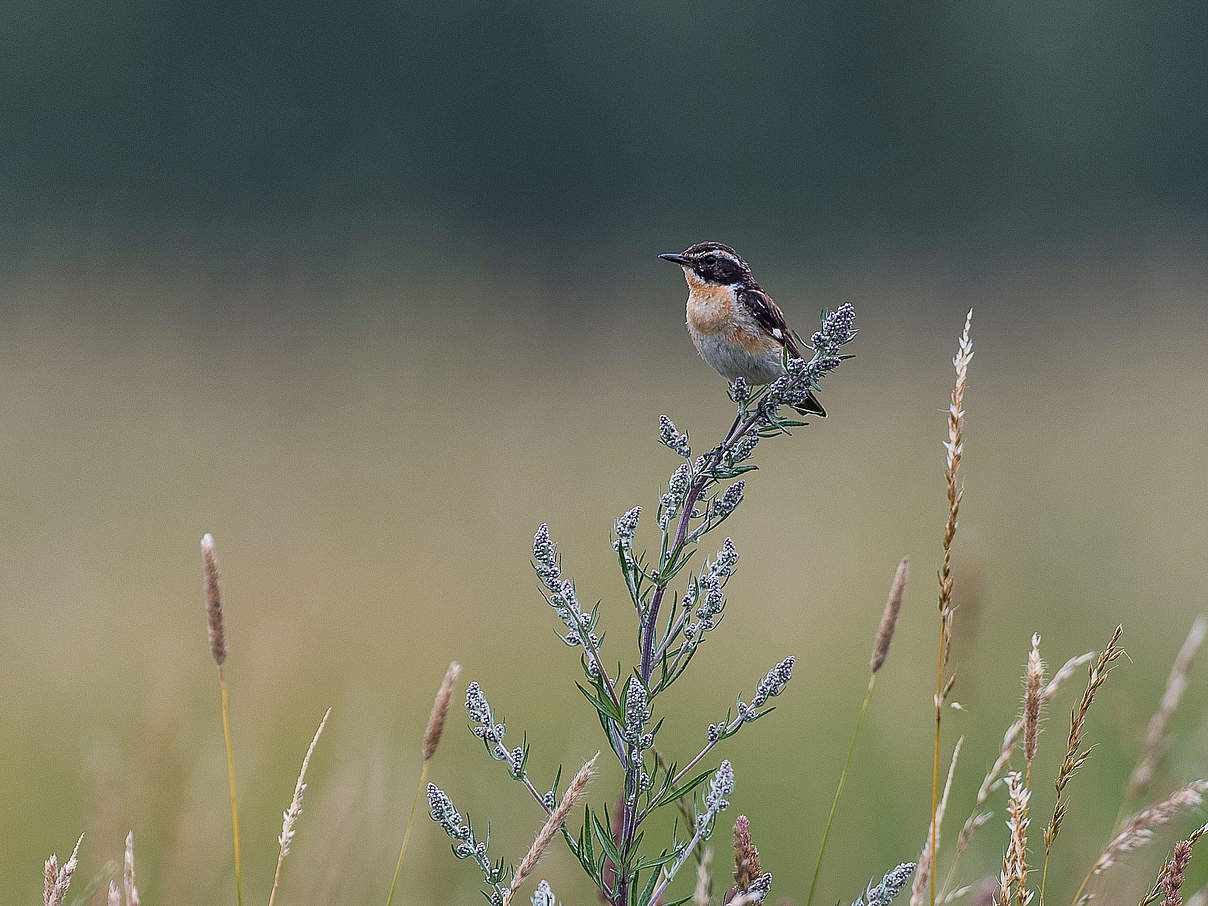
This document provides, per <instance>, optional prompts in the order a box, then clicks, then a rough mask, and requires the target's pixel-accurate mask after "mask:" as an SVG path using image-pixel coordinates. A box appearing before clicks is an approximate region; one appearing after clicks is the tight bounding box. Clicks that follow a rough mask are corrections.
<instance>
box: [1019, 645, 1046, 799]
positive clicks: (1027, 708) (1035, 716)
mask: <svg viewBox="0 0 1208 906" xmlns="http://www.w3.org/2000/svg"><path fill="white" fill-rule="evenodd" d="M1043 685H1044V661H1042V660H1041V659H1040V636H1039V635H1037V634H1033V635H1032V650H1031V652H1030V653H1029V654H1028V671H1027V674H1026V676H1025V678H1024V694H1023V752H1024V760H1025V761H1026V763H1027V775H1026V776H1027V777H1030V776H1031V774H1032V759H1033V758H1035V757H1036V741H1037V739H1038V738H1039V736H1040V707H1041V704H1042V702H1041V698H1042V695H1043V688H1042V687H1043ZM1025 785H1027V784H1026V783H1025Z"/></svg>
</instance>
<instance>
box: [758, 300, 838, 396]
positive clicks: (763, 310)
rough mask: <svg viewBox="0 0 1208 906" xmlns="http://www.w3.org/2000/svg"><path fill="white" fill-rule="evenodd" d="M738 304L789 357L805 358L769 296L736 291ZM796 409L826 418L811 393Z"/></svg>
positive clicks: (782, 316) (778, 309) (782, 313)
mask: <svg viewBox="0 0 1208 906" xmlns="http://www.w3.org/2000/svg"><path fill="white" fill-rule="evenodd" d="M738 304H739V305H741V306H742V307H743V308H745V309H746V310H747V311H749V312H750V313H751V315H752V316H753V317H754V318H755V321H756V322H757V323H758V324H759V326H760V327H762V328H763V329H764V330H765V331H766V332H767V333H768V335H769V336H770V337H771V338H772V339H774V340H775V341H776V342H778V343H779V344H780V345H781V346H783V347H784V348H785V349H786V350H787V351H788V354H789V356H790V357H792V358H795V359H804V358H805V356H804V355H802V354H801V350H800V348H798V346H797V341H796V340H794V339H793V333H792V331H790V330H789V326H788V324H786V323H785V321H784V312H782V311H781V310H780V306H779V305H777V304H776V303H775V302H774V301H772V297H771V296H769V295H768V294H767V293H765V292H764V291H763V290H761V289H745V290H742V291H741V292H739V293H738ZM796 409H797V411H798V412H800V413H801V414H802V415H817V416H821V417H822V418H826V409H824V408H823V407H822V404H821V403H820V402H818V398H817V397H815V396H814V394H813V393H809V394H807V395H806V398H805V399H804V400H803V401H802V404H801V405H800V406H798V407H796Z"/></svg>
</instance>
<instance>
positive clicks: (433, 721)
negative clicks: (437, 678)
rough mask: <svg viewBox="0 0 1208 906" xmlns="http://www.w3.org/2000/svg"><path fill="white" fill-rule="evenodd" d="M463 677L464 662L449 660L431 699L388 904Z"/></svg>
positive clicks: (387, 901)
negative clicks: (421, 798)
mask: <svg viewBox="0 0 1208 906" xmlns="http://www.w3.org/2000/svg"><path fill="white" fill-rule="evenodd" d="M460 676H461V664H459V663H457V661H450V662H449V666H448V667H447V668H446V669H445V678H444V679H443V680H441V683H440V688H439V689H438V690H437V691H436V699H435V700H434V701H433V702H432V711H431V713H430V714H429V715H428V726H427V728H426V729H425V730H424V743H423V766H422V767H421V768H420V773H419V780H418V781H417V782H416V784H415V794H414V795H413V796H412V797H411V812H410V813H409V814H408V815H407V827H406V829H405V830H404V831H403V843H402V846H400V847H399V850H398V861H397V862H396V863H395V865H394V877H393V878H392V879H391V881H390V893H389V894H387V895H386V906H390V904H391V903H393V902H394V891H395V889H396V888H397V887H398V878H399V873H400V872H402V870H403V857H404V856H406V855H407V843H408V842H409V841H410V840H411V828H412V826H413V825H414V824H415V809H416V806H417V805H418V804H419V796H420V792H421V791H422V790H423V789H424V787H425V784H426V783H427V780H428V763H429V762H430V761H431V760H432V756H433V755H435V754H436V748H437V746H439V745H440V737H441V734H442V733H443V732H444V730H445V723H446V721H447V720H448V718H449V705H450V703H451V702H452V701H453V693H454V692H455V691H456V688H457V679H458V677H460Z"/></svg>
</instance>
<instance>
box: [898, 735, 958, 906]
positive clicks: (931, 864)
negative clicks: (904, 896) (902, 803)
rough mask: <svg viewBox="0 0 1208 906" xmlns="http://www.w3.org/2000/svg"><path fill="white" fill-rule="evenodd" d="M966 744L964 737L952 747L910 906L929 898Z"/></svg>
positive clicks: (920, 857)
mask: <svg viewBox="0 0 1208 906" xmlns="http://www.w3.org/2000/svg"><path fill="white" fill-rule="evenodd" d="M964 743H965V737H963V736H962V737H961V738H960V739H958V740H957V741H956V745H955V746H953V747H952V761H950V762H949V763H948V779H947V780H946V781H944V794H943V795H942V796H941V797H940V799H939V802H938V803H937V804H936V809H935V811H934V812H933V813H932V818H931V824H930V826H929V827H928V828H927V839H926V840H924V841H923V851H922V852H921V853H920V854H919V864H918V868H917V869H916V870H915V873H914V881H913V884H912V886H911V888H910V906H922V904H923V902H924V900H925V899H926V897H927V889H928V887H927V883H928V879H929V878H930V877H932V876H933V875H934V872H935V854H936V853H938V852H939V847H940V828H941V827H942V826H943V823H944V812H945V811H946V810H947V808H948V792H949V790H951V789H952V775H953V774H954V773H956V759H957V758H959V757H960V754H961V746H962V745H964ZM931 891H932V896H934V895H935V893H934V891H935V886H934V884H933V885H932V886H931Z"/></svg>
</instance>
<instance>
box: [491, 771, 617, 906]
mask: <svg viewBox="0 0 1208 906" xmlns="http://www.w3.org/2000/svg"><path fill="white" fill-rule="evenodd" d="M599 757H600V753H599V752H597V753H596V754H595V755H593V756H592V758H591V760H590V761H588V762H587V763H586V764H584V765H583V767H581V768H579V773H577V774H576V775H575V779H574V780H572V781H571V782H570V786H568V787H567V788H566V792H565V793H563V794H562V801H561V802H560V803H558V807H557V808H556V809H554V810H553V812H551V813H550V816H549V818H548V819H547V820H546V822H545V824H544V825H542V827H541V830H539V831H538V832H537V837H536V839H535V840H533V845H532V846H530V847H529V851H528V852H527V853H526V854H525V856H524V858H523V859H521V860H520V867H519V868H517V869H516V874H515V875H513V876H512V884H511V888H510V889H509V890H508V895H507V897H506V898H505V899H504V901H503V902H504V906H508V904H509V903H511V901H512V897H514V896H515V895H516V891H517V890H519V889H520V885H521V884H523V883H524V881H525V879H526V878H527V877H528V876H529V875H530V874H532V872H533V869H534V868H536V867H537V863H538V862H540V861H541V857H542V856H543V855H545V851H546V850H547V849H549V845H550V843H551V842H553V839H554V835H555V834H556V833H558V829H559V828H560V827H562V825H563V823H564V822H565V821H566V818H567V816H568V815H569V814H570V812H571V809H573V808H574V807H575V803H577V802H578V801H579V800H580V799H581V798H583V793H584V792H585V791H586V790H587V782H588V781H589V780H591V777H592V775H593V774H594V773H595V769H596V759H597V758H599Z"/></svg>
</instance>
